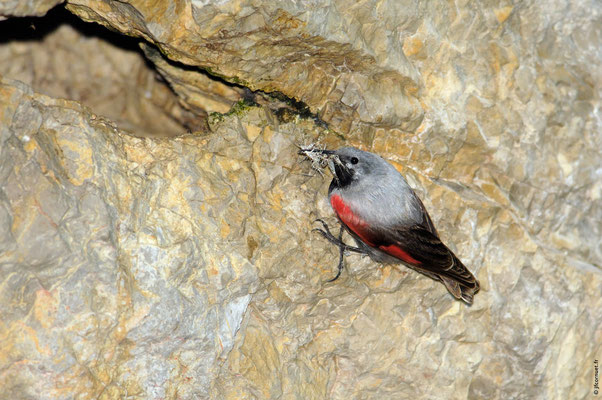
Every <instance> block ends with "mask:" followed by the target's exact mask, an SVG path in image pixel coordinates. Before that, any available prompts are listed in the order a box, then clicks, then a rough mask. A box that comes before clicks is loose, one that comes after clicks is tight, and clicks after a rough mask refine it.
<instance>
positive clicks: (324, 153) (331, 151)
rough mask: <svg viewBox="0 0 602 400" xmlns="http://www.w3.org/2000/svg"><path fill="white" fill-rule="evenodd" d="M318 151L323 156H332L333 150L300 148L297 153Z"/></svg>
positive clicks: (304, 154) (304, 153) (303, 153)
mask: <svg viewBox="0 0 602 400" xmlns="http://www.w3.org/2000/svg"><path fill="white" fill-rule="evenodd" d="M308 152H310V153H318V154H321V155H324V156H332V155H334V150H320V149H300V150H299V152H298V154H300V155H302V156H306V155H307V153H308Z"/></svg>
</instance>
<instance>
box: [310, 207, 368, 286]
mask: <svg viewBox="0 0 602 400" xmlns="http://www.w3.org/2000/svg"><path fill="white" fill-rule="evenodd" d="M316 221H317V222H320V223H321V224H322V227H323V229H319V228H315V229H313V230H314V231H316V232H318V233H320V235H322V236H324V237H325V238H326V240H328V241H329V242H330V243H332V244H334V245H335V246H337V247H338V248H339V265H338V267H337V274H336V276H335V277H334V278H332V279H329V280H327V281H326V282H334V281H336V280H337V279H339V276H341V272H342V271H343V267H344V265H345V264H344V256H345V252H346V251H353V252H355V253H360V254H366V251H364V250H362V249H360V248H359V247H353V246H349V245H347V244H345V243H344V242H343V226H341V229H340V230H339V237H338V238H336V237H335V236H334V235H333V234H332V233H331V232H330V229H329V228H328V225H327V224H326V222H324V220H322V219H320V218H318V219H316Z"/></svg>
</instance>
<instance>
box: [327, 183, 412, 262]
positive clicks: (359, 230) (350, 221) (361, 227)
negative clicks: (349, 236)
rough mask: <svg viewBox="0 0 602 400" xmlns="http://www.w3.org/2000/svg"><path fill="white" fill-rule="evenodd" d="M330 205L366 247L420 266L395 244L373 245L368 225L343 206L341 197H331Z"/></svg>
mask: <svg viewBox="0 0 602 400" xmlns="http://www.w3.org/2000/svg"><path fill="white" fill-rule="evenodd" d="M330 204H331V205H332V208H333V209H334V211H335V212H336V213H337V215H338V216H339V218H340V219H341V222H343V223H344V224H345V225H346V226H347V227H348V228H349V229H351V230H352V231H353V232H354V233H355V234H356V235H357V236H359V237H360V239H362V241H363V242H364V243H366V244H367V245H368V246H372V247H377V248H379V249H380V250H382V251H384V252H385V253H387V254H389V255H391V256H393V257H396V258H398V259H400V260H402V261H405V262H407V263H409V264H414V265H420V264H422V263H421V262H420V261H418V260H416V259H415V258H414V257H412V256H411V255H410V254H409V253H408V252H407V251H405V250H403V249H402V248H401V247H399V246H398V245H396V244H391V245H388V246H385V245H377V244H375V243H374V239H373V238H371V237H370V236H374V235H370V232H369V230H368V223H367V222H366V221H364V220H363V219H361V218H360V217H359V216H357V215H356V214H354V212H353V211H351V208H349V206H348V205H347V204H345V202H344V201H343V199H342V198H341V196H338V195H336V194H335V195H333V196H331V197H330Z"/></svg>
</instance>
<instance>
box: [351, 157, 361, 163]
mask: <svg viewBox="0 0 602 400" xmlns="http://www.w3.org/2000/svg"><path fill="white" fill-rule="evenodd" d="M358 162H360V160H358V159H357V157H351V164H357V163H358Z"/></svg>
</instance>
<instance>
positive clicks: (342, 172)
mask: <svg viewBox="0 0 602 400" xmlns="http://www.w3.org/2000/svg"><path fill="white" fill-rule="evenodd" d="M334 172H335V174H336V177H334V178H333V179H332V182H330V188H329V189H328V192H331V191H332V190H333V189H335V188H340V189H342V188H345V187H347V186H349V185H350V184H351V181H352V180H353V170H350V169H347V168H345V167H343V166H341V165H339V164H336V163H335V164H334Z"/></svg>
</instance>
